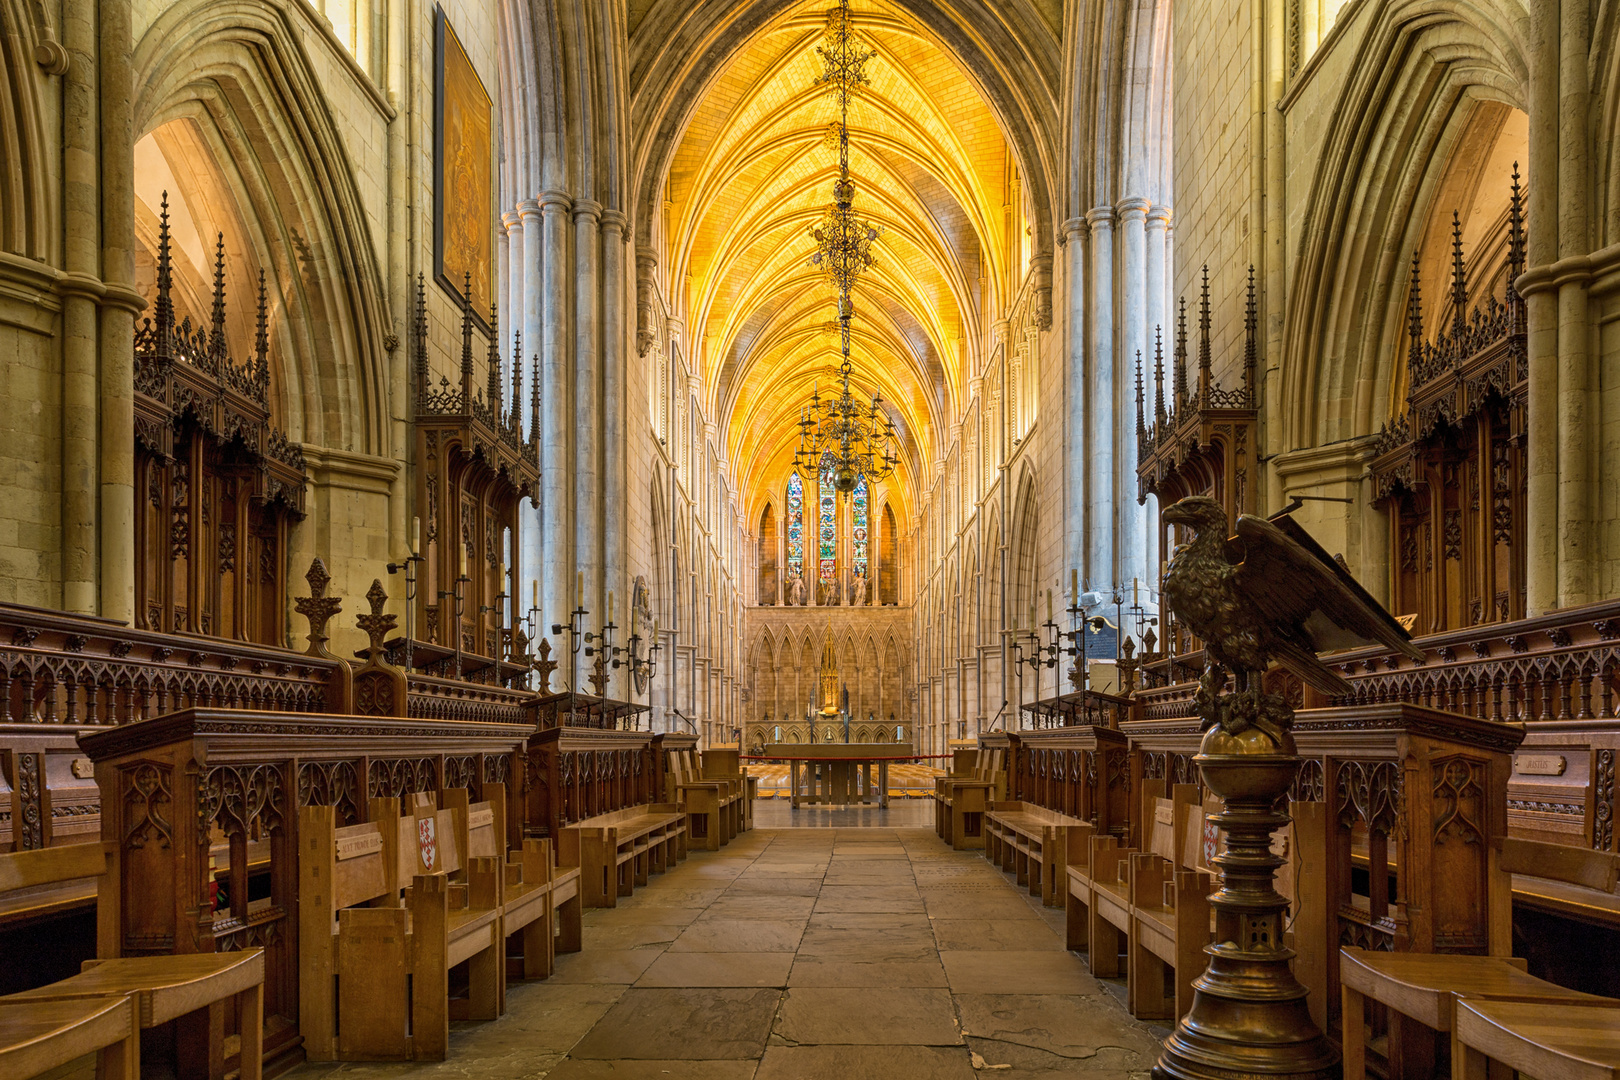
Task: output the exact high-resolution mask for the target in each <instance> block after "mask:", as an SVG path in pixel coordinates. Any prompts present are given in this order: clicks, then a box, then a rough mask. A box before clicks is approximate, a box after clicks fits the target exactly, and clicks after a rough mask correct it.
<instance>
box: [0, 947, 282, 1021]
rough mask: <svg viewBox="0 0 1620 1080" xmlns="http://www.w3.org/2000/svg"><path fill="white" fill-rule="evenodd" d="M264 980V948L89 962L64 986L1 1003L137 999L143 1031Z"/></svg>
mask: <svg viewBox="0 0 1620 1080" xmlns="http://www.w3.org/2000/svg"><path fill="white" fill-rule="evenodd" d="M263 982H264V950H263V949H259V948H253V949H244V950H242V951H241V952H232V953H187V954H185V955H181V956H128V957H123V958H120V959H113V960H87V961H85V965H84V970H83V971H81V972H79V974H77V975H74V976H72V977H71V978H67V979H63V980H62V981H61V982H56V983H51V984H50V985H49V986H41V987H38V988H36V989H34V990H24V991H23V992H22V993H19V994H12V995H10V996H8V997H4V998H0V1003H4V1004H9V1003H11V1002H14V1001H15V1002H24V1001H70V1000H85V999H90V998H105V997H111V996H124V995H129V996H131V997H132V998H133V999H134V1000H135V1003H136V1007H137V1009H138V1010H139V1011H138V1013H137V1017H136V1018H137V1021H138V1022H139V1024H140V1026H141V1027H143V1028H149V1027H155V1026H156V1025H158V1024H164V1023H167V1022H169V1021H170V1020H173V1019H175V1018H176V1017H180V1016H184V1015H185V1014H186V1013H189V1012H193V1011H195V1010H197V1009H201V1008H204V1007H205V1006H207V1005H209V1004H211V1003H213V1002H215V1001H222V1000H224V999H225V998H227V997H231V996H233V995H235V994H239V993H242V992H243V991H245V990H249V989H252V988H253V987H255V986H258V985H259V984H261V983H263Z"/></svg>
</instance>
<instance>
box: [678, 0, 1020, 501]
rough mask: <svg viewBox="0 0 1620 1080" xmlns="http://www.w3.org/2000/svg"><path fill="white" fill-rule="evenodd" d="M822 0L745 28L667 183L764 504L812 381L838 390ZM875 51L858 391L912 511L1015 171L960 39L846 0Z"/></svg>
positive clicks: (993, 279)
mask: <svg viewBox="0 0 1620 1080" xmlns="http://www.w3.org/2000/svg"><path fill="white" fill-rule="evenodd" d="M831 6H832V5H831V4H830V3H829V2H828V0H820V2H814V3H805V4H801V5H797V6H795V7H793V8H792V9H790V10H789V11H788V12H787V13H786V14H785V15H784V16H783V17H782V18H780V19H778V20H776V21H775V22H773V23H772V24H771V25H770V26H768V27H767V28H766V29H765V30H763V31H762V32H760V33H758V34H756V35H755V36H754V37H753V38H751V39H750V40H749V41H748V42H747V43H746V44H745V45H744V46H743V47H742V48H740V49H739V50H738V51H737V52H736V53H735V54H734V55H733V57H732V58H731V59H730V61H729V62H728V63H727V65H726V66H725V67H724V68H723V70H721V72H720V73H719V75H718V77H716V78H715V79H713V80H712V81H711V82H710V84H709V86H708V89H707V90H706V92H705V95H704V97H703V99H702V100H701V101H700V102H699V103H698V104H697V106H696V107H695V109H694V110H693V112H692V114H691V120H690V122H689V124H688V126H687V128H686V130H685V132H684V133H683V135H682V138H681V142H680V145H679V147H678V149H677V150H676V153H675V155H674V158H673V160H672V163H671V166H670V170H669V174H668V179H667V182H666V186H665V191H664V199H665V202H664V206H663V210H664V217H663V220H662V222H661V231H662V233H663V238H664V251H665V265H666V266H668V267H669V268H670V270H669V275H670V276H669V278H668V281H669V282H670V289H671V292H672V294H673V299H674V304H673V307H674V308H675V309H676V310H677V311H679V312H681V313H682V314H683V316H684V318H685V322H686V328H687V337H688V341H689V342H690V350H691V354H692V359H693V361H694V363H695V365H696V366H697V368H698V370H699V371H700V372H701V377H702V383H703V391H704V394H705V401H704V406H705V411H706V412H707V413H708V414H709V415H710V416H714V417H717V422H718V424H719V428H720V432H719V436H720V440H721V445H722V447H723V452H724V453H725V455H726V457H727V458H728V459H729V460H730V462H731V463H732V466H733V468H734V470H735V471H734V473H733V475H734V476H735V477H736V478H737V482H738V485H739V490H740V491H741V492H742V493H743V499H744V507H745V510H746V511H747V512H749V513H751V515H753V516H757V515H758V513H759V509H760V507H761V506H762V505H763V501H764V498H765V495H766V493H767V492H776V493H777V494H778V497H780V487H781V484H782V483H783V482H784V481H785V479H786V475H787V472H788V468H789V462H790V459H791V457H792V455H793V451H794V449H795V447H796V445H797V441H798V440H797V434H798V429H797V427H796V426H795V424H796V421H797V419H798V416H799V410H800V408H801V406H802V405H803V404H804V403H806V402H807V401H808V400H809V397H810V394H811V390H812V388H813V387H819V388H820V389H821V391H822V392H823V394H824V395H825V394H826V393H827V392H828V391H829V390H831V389H833V384H834V371H835V369H836V367H837V365H838V334H837V324H836V310H835V293H834V290H833V287H832V286H831V284H829V283H828V282H827V280H826V279H825V278H824V277H823V276H822V274H821V272H820V271H819V270H818V269H817V268H816V267H813V266H812V265H811V263H810V256H811V253H812V252H813V250H814V241H813V239H812V238H811V236H810V233H809V228H810V225H811V224H812V223H813V222H814V221H815V220H816V219H817V218H818V217H819V216H820V215H821V213H822V210H823V208H824V207H826V206H827V204H828V203H829V202H830V201H831V198H832V184H833V181H834V179H835V178H836V176H837V161H838V152H837V146H836V142H835V140H834V139H833V138H832V137H831V134H830V133H831V130H832V125H833V122H834V120H835V119H836V116H837V114H836V111H835V110H836V106H835V104H834V99H833V92H832V90H831V89H830V88H828V87H826V86H817V85H816V77H817V76H818V75H819V74H820V73H821V71H822V63H821V60H820V57H818V56H817V54H816V47H817V45H819V44H820V43H821V41H822V36H823V32H824V30H825V25H826V13H827V11H828V9H829V8H830V7H831ZM850 6H851V9H852V11H853V15H854V20H855V27H856V31H857V33H858V34H859V35H860V36H861V37H862V38H863V39H864V41H865V43H866V45H867V47H869V48H871V49H874V50H875V51H876V56H875V57H873V58H872V60H871V61H869V62H868V64H867V67H866V71H867V76H868V79H869V80H870V85H868V86H865V87H862V88H861V92H860V93H859V94H858V95H857V97H856V99H855V100H854V102H853V103H852V104H851V107H850V117H849V125H850V143H851V150H850V172H851V176H852V178H853V179H854V181H855V184H856V197H855V205H856V210H857V212H858V213H860V214H861V215H862V216H864V217H866V218H868V219H869V220H871V221H873V222H875V223H877V224H879V225H881V226H882V227H883V229H884V234H883V236H882V238H881V239H880V240H879V241H878V243H877V245H876V246H875V253H876V260H877V261H876V265H875V266H874V267H872V268H871V269H870V270H868V271H866V273H865V274H864V275H863V277H862V279H861V280H860V282H859V284H858V285H857V286H856V289H855V304H856V319H855V326H854V330H855V333H854V341H853V349H852V353H853V357H854V367H855V375H854V380H853V384H852V388H853V389H854V390H855V392H857V393H860V394H865V395H867V397H870V395H871V394H872V393H874V392H876V393H878V394H881V395H882V397H883V400H884V401H885V402H886V403H887V405H888V407H889V410H890V415H891V417H892V419H893V421H894V424H895V427H896V429H897V431H898V432H899V433H900V438H899V450H900V456H901V459H902V463H901V465H900V467H899V469H898V470H897V471H896V473H895V476H894V477H893V479H892V480H891V481H890V482H889V487H890V491H889V496H890V499H891V501H892V502H894V503H896V505H895V512H896V514H897V515H898V516H901V519H902V520H904V515H905V514H906V513H908V512H910V511H911V510H912V509H913V508H915V506H916V498H917V492H918V489H919V488H920V487H921V486H923V485H924V484H926V483H927V482H928V480H929V478H928V476H927V475H926V473H927V471H928V470H931V469H932V467H933V466H932V462H933V460H934V459H935V458H936V457H937V456H938V455H940V454H942V453H943V452H944V450H945V449H946V446H947V443H948V440H949V429H950V426H951V424H952V423H953V422H955V420H957V419H958V418H959V417H960V414H961V410H962V407H963V404H964V398H965V390H966V385H967V380H968V378H969V377H970V373H971V372H972V371H973V370H975V369H976V368H978V367H979V366H980V365H981V363H982V361H981V360H980V357H979V350H981V349H982V348H983V347H984V343H985V340H986V338H987V334H986V332H985V328H986V326H987V325H988V321H989V320H990V319H994V318H997V317H999V316H998V315H997V314H996V313H997V312H998V311H999V310H1001V309H1002V308H1003V307H1004V306H1005V297H1006V295H1007V291H1008V284H1009V282H1011V281H1012V280H1013V278H1014V270H1013V267H1014V266H1015V265H1016V266H1017V267H1019V268H1020V272H1021V267H1022V265H1023V262H1024V257H1025V256H1026V255H1027V251H1025V247H1026V245H1027V239H1026V238H1025V236H1024V235H1023V233H1024V228H1023V222H1024V214H1023V213H1022V209H1023V208H1022V206H1021V200H1020V197H1019V195H1018V182H1017V175H1016V173H1017V169H1016V166H1015V165H1014V163H1013V162H1012V160H1011V157H1010V155H1009V151H1008V147H1007V143H1006V141H1005V139H1004V138H1003V136H1002V132H1001V129H1000V128H999V126H998V125H997V122H996V118H995V117H994V115H992V113H991V110H990V108H989V107H988V105H987V104H986V102H985V100H984V98H983V97H982V96H981V94H980V92H979V90H978V89H977V88H976V86H975V84H974V82H973V79H972V76H971V74H970V73H969V72H968V71H967V70H966V69H965V68H964V67H963V66H962V64H961V63H960V62H959V60H958V59H957V58H956V57H955V56H954V55H953V54H952V53H951V51H950V50H949V49H948V48H946V47H944V46H942V45H941V44H940V43H939V42H938V41H937V40H935V39H933V38H931V37H930V36H928V35H927V34H926V33H925V32H924V31H923V30H922V29H921V28H920V27H919V26H918V25H917V24H916V23H915V22H914V21H911V20H910V19H908V18H907V17H906V16H905V15H904V14H903V13H902V12H900V11H899V10H898V9H896V8H893V7H890V6H888V5H886V4H884V3H881V2H874V0H852V3H851V5H850Z"/></svg>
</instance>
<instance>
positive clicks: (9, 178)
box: [0, 0, 68, 262]
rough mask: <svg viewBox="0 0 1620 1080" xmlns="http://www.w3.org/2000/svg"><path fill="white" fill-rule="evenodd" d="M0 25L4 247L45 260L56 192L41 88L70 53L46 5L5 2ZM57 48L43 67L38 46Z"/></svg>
mask: <svg viewBox="0 0 1620 1080" xmlns="http://www.w3.org/2000/svg"><path fill="white" fill-rule="evenodd" d="M0 23H3V24H4V25H5V27H6V29H7V33H6V35H5V37H4V38H3V39H0V85H4V86H6V87H7V88H8V90H9V93H7V94H6V95H5V101H4V107H0V250H3V251H6V252H8V253H10V254H13V255H19V256H21V257H23V258H25V259H33V260H36V261H39V262H45V261H47V260H49V259H50V257H51V249H52V247H53V246H54V244H53V239H54V238H53V237H52V236H51V222H52V221H53V220H54V219H55V216H56V215H55V212H54V211H55V206H56V195H55V193H54V192H52V191H51V186H50V184H49V183H48V182H47V181H48V179H49V177H50V175H51V174H50V171H49V170H48V169H47V168H46V167H45V156H46V154H47V153H49V151H48V149H47V145H46V144H47V135H46V131H47V125H46V123H45V117H44V114H43V111H42V107H41V100H40V90H41V89H42V88H43V87H44V85H45V81H46V79H47V78H48V77H49V75H50V74H61V73H62V72H64V71H66V65H67V62H68V57H67V53H66V51H65V50H63V48H62V46H61V45H60V44H59V43H58V42H57V41H56V38H55V33H54V30H53V27H52V26H51V22H50V15H49V14H48V13H47V11H46V10H45V7H44V5H43V4H39V3H37V2H35V3H30V2H28V0H4V2H3V3H0ZM47 43H49V44H47ZM53 47H54V54H53V55H57V57H58V58H57V59H55V60H54V61H53V70H52V71H50V72H46V71H43V70H41V66H40V61H39V60H38V59H37V58H36V55H37V54H36V50H44V51H46V52H49V51H50V50H51V49H52V48H53ZM57 68H59V69H60V70H55V69H57Z"/></svg>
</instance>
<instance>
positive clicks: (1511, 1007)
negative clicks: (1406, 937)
mask: <svg viewBox="0 0 1620 1080" xmlns="http://www.w3.org/2000/svg"><path fill="white" fill-rule="evenodd" d="M1485 1058H1490V1059H1492V1060H1494V1061H1499V1062H1501V1063H1502V1064H1504V1065H1507V1066H1509V1067H1511V1068H1513V1069H1517V1070H1518V1071H1519V1072H1520V1073H1521V1074H1522V1075H1527V1076H1536V1077H1540V1078H1542V1080H1614V1078H1615V1077H1617V1076H1620V1001H1617V1000H1615V999H1613V998H1592V997H1589V996H1583V997H1582V998H1579V999H1571V1000H1569V1001H1554V1000H1539V1001H1507V1000H1502V1001H1497V1000H1490V999H1485V998H1467V997H1464V998H1459V999H1457V1030H1456V1031H1455V1032H1453V1035H1452V1071H1451V1075H1452V1080H1474V1078H1476V1077H1479V1078H1483V1077H1484V1076H1485V1074H1486V1066H1485V1061H1484V1059H1485Z"/></svg>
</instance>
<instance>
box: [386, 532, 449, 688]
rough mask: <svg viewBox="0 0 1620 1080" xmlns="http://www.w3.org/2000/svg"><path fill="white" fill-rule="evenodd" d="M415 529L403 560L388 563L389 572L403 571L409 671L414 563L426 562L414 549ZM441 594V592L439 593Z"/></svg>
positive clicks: (413, 621) (413, 635) (407, 668)
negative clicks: (409, 547)
mask: <svg viewBox="0 0 1620 1080" xmlns="http://www.w3.org/2000/svg"><path fill="white" fill-rule="evenodd" d="M415 533H416V529H415V528H414V527H413V529H412V537H411V553H410V554H409V555H407V556H405V559H404V561H402V562H397V563H393V562H391V563H389V564H388V572H389V573H390V574H398V573H404V575H405V671H406V673H407V674H409V673H410V671H411V660H412V654H413V652H414V648H413V646H414V644H415V641H416V564H417V563H420V562H427V559H426V557H424V556H422V555H419V554H418V553H417V551H416V536H415ZM440 595H443V594H440Z"/></svg>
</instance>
